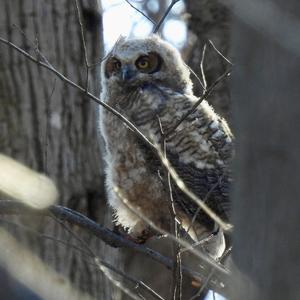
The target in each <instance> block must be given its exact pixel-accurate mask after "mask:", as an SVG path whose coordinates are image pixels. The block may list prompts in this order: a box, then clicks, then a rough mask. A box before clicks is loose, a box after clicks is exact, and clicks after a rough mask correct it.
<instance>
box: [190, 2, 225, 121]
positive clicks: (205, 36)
mask: <svg viewBox="0 0 300 300" xmlns="http://www.w3.org/2000/svg"><path fill="white" fill-rule="evenodd" d="M186 10H187V13H188V14H189V18H188V29H189V32H190V33H189V35H190V36H189V39H190V40H191V43H192V49H191V52H190V55H189V56H190V57H189V58H188V60H187V63H188V65H189V66H190V67H191V68H192V69H193V70H194V71H195V72H196V74H197V75H198V76H199V77H200V78H201V69H200V64H201V59H202V52H203V47H204V45H205V44H206V45H207V49H206V54H205V59H204V63H203V67H204V73H205V77H206V81H207V85H208V86H210V85H211V84H212V83H213V82H214V81H215V80H216V79H217V78H218V77H219V76H221V75H222V74H223V73H224V72H225V71H226V70H227V69H229V67H230V65H229V64H228V62H226V60H224V59H223V58H222V57H221V56H220V55H219V54H218V53H217V52H216V51H215V50H214V49H213V47H212V46H211V45H210V44H209V40H211V41H212V42H213V43H214V45H215V46H216V48H217V49H218V50H219V51H220V52H221V53H222V54H223V55H224V56H225V57H229V58H230V57H231V55H230V24H231V13H230V10H229V9H228V7H226V6H225V5H224V4H222V3H221V2H220V1H219V0H198V1H194V0H187V1H186ZM195 37H196V39H195V40H194V38H195ZM193 81H194V92H195V94H196V95H199V96H200V95H201V94H202V88H201V85H200V84H199V82H198V81H197V79H196V78H195V77H193ZM207 100H208V102H209V103H211V104H212V105H213V107H214V108H215V110H216V112H218V113H219V114H220V115H221V116H223V117H226V118H227V119H230V93H229V84H228V80H226V81H222V82H221V83H220V84H219V85H218V86H217V87H216V89H215V90H214V92H213V94H212V95H211V96H210V97H209V98H208V99H207Z"/></svg>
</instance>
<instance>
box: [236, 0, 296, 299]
mask: <svg viewBox="0 0 300 300" xmlns="http://www.w3.org/2000/svg"><path fill="white" fill-rule="evenodd" d="M249 4H250V3H249V2H248V1H239V2H238V3H236V5H237V9H236V14H237V16H238V17H239V16H244V17H242V18H241V19H239V21H236V22H235V30H234V38H233V48H234V55H235V56H236V68H235V71H234V76H233V108H234V124H235V132H236V139H237V156H236V164H235V167H236V168H235V173H236V182H235V191H234V194H233V196H234V197H233V223H234V228H235V230H234V250H233V259H234V262H235V264H236V266H237V268H238V269H239V271H240V272H241V273H243V274H244V276H246V278H247V279H246V280H244V282H243V285H240V281H243V280H241V278H240V277H239V276H236V277H235V278H234V279H235V281H234V282H233V283H232V286H233V287H234V291H233V292H232V299H244V300H254V299H265V300H269V299H272V300H277V299H278V300H279V299H299V297H300V286H299V278H300V272H299V264H300V259H299V252H300V243H299V232H300V222H299V210H300V202H299V198H300V189H299V177H300V171H299V170H300V159H299V152H300V142H299V138H298V132H299V130H300V122H299V120H300V102H299V95H300V86H299V82H298V80H297V78H300V68H299V66H300V44H299V39H298V38H297V37H298V31H297V30H295V27H291V26H290V25H289V24H293V21H294V20H295V17H297V18H298V20H299V17H300V5H299V1H296V0H289V1H279V0H273V1H270V2H269V4H271V5H266V6H263V7H261V6H260V5H259V4H260V3H259V2H257V3H256V4H254V6H252V7H251V5H249ZM253 12H255V13H253ZM278 14H279V15H280V22H274V19H278ZM276 16H277V17H276ZM275 17H276V18H275ZM244 20H246V21H247V24H246V23H244ZM287 26H288V27H289V31H288V32H286V34H287V33H288V35H286V38H287V39H286V40H283V39H281V38H279V37H280V34H281V29H282V28H287ZM297 43H298V48H297V46H296V45H297ZM292 45H293V46H295V47H291V46H292Z"/></svg>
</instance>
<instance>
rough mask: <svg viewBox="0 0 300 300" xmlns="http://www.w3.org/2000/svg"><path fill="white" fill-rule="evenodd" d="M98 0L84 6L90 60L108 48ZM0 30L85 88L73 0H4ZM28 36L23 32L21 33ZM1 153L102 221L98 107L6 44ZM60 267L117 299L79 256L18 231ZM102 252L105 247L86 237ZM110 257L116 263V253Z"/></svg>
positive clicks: (50, 230)
mask: <svg viewBox="0 0 300 300" xmlns="http://www.w3.org/2000/svg"><path fill="white" fill-rule="evenodd" d="M98 5H99V4H98V2H97V1H96V0H95V1H85V2H83V5H81V6H82V15H83V19H84V33H85V38H86V44H87V49H88V59H89V62H90V63H95V62H96V61H99V58H101V56H102V52H103V48H102V47H103V42H102V16H101V8H100V7H99V6H98ZM0 12H1V13H0V35H1V37H4V38H6V39H8V40H10V41H13V42H14V43H16V44H17V45H19V46H20V47H22V48H23V49H25V50H27V51H29V52H30V53H32V54H35V51H34V48H35V47H36V46H38V48H39V50H40V51H41V52H42V53H43V55H45V56H46V58H47V59H48V61H49V62H50V63H51V64H53V65H54V66H55V67H56V68H57V69H58V70H59V71H61V72H62V73H63V74H65V75H66V76H68V77H70V78H71V79H72V80H73V81H75V82H77V83H79V84H80V85H83V86H84V85H85V80H86V73H85V68H84V51H83V47H82V43H81V36H80V27H79V25H78V20H77V15H76V10H75V6H74V1H71V0H64V1H57V0H55V1H52V0H51V1H46V0H45V1H37V0H33V1H29V0H26V1H22V0H19V1H18V0H4V1H1V3H0ZM21 31H22V32H23V33H22V32H21ZM98 70H99V68H97V67H96V68H93V69H92V70H91V72H90V78H89V79H90V80H89V89H90V91H92V92H93V93H95V95H98V94H99V88H100V81H99V71H98ZM0 101H1V105H0V129H1V137H0V151H1V152H4V153H6V154H8V155H10V156H11V157H13V158H15V159H18V160H20V161H22V162H24V163H26V164H27V165H28V166H30V167H32V168H33V169H35V170H37V171H40V172H44V173H46V174H47V175H49V176H50V177H51V178H53V180H54V181H55V182H56V184H57V185H58V188H59V191H60V200H59V201H60V204H62V205H64V206H68V207H70V208H72V209H75V210H77V211H80V212H82V213H84V214H86V215H88V216H89V217H90V218H93V219H95V220H97V221H101V222H103V221H104V219H105V210H106V209H105V199H104V198H105V197H104V193H103V191H104V189H103V163H102V161H101V152H100V150H101V149H100V147H99V141H98V132H97V131H98V129H97V121H96V119H97V107H96V105H95V104H93V103H91V102H90V101H89V100H88V99H87V98H86V97H84V96H83V95H82V94H80V93H79V92H78V91H76V90H74V89H72V88H71V87H69V86H67V85H66V84H64V83H63V82H61V81H60V80H59V79H58V78H55V77H54V76H53V75H51V74H49V73H48V72H47V71H46V70H43V69H41V68H39V67H38V66H37V65H35V64H33V63H32V62H30V61H28V60H26V59H25V58H24V57H22V56H21V55H20V54H18V53H16V52H14V51H12V50H11V49H9V48H8V47H6V46H4V45H1V46H0ZM24 221H25V222H27V223H35V226H36V227H37V228H38V229H39V230H44V231H45V232H47V234H51V235H53V236H55V237H60V238H61V239H67V240H70V241H71V240H72V238H71V237H70V235H69V234H66V233H65V232H64V230H63V229H62V227H61V226H59V225H57V224H55V223H54V222H49V220H48V221H45V220H44V219H34V222H33V221H32V218H31V220H24ZM19 236H21V237H22V239H23V240H25V242H26V243H27V245H30V247H31V248H35V250H36V251H37V252H38V253H39V254H40V255H41V256H42V257H43V258H44V259H45V260H46V261H47V263H49V264H51V265H52V266H54V267H55V268H56V269H57V270H58V271H60V272H62V273H63V274H64V275H66V276H68V277H70V278H71V279H72V281H73V282H74V283H75V285H76V286H77V287H79V288H80V289H81V290H83V291H87V292H89V293H90V294H91V295H93V296H94V297H97V299H117V298H116V297H117V296H116V295H114V296H113V291H112V288H111V286H110V284H109V283H108V281H107V280H106V279H105V278H104V277H103V276H102V275H101V274H99V272H97V271H96V270H95V267H93V266H91V265H89V264H88V263H87V262H86V261H84V260H83V258H82V257H81V255H80V254H78V253H77V252H74V251H71V250H70V249H69V248H64V247H61V246H58V245H57V244H56V243H53V241H42V242H41V241H37V239H35V238H33V237H32V236H27V235H25V233H19ZM86 239H88V243H89V245H90V246H91V247H94V248H95V249H96V253H97V254H99V255H100V256H101V254H103V253H104V252H105V247H104V246H103V245H101V244H100V243H99V242H98V241H95V240H92V239H90V237H87V236H86ZM109 260H113V253H112V252H111V257H110V258H109Z"/></svg>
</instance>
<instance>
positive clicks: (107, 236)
mask: <svg viewBox="0 0 300 300" xmlns="http://www.w3.org/2000/svg"><path fill="white" fill-rule="evenodd" d="M0 214H2V215H42V216H52V215H54V216H55V217H56V218H57V219H59V220H61V221H66V222H68V223H69V224H72V225H77V226H79V227H80V228H82V229H84V230H85V231H87V232H88V233H90V234H92V235H94V236H96V237H98V238H99V239H101V240H102V241H103V242H104V243H106V244H107V245H109V246H111V247H119V248H129V249H131V250H134V251H136V252H139V253H141V254H144V255H146V256H147V257H149V258H151V259H152V260H155V261H156V262H158V263H160V264H162V265H164V266H165V267H166V268H167V269H169V270H172V269H173V266H174V262H173V260H172V259H170V258H168V257H166V256H163V255H162V254H160V253H159V252H156V251H155V250H153V249H151V248H148V247H146V246H144V245H139V244H136V243H134V242H132V241H130V240H128V239H126V238H124V237H122V236H120V235H118V234H116V233H114V232H112V231H111V230H109V229H108V228H106V227H104V226H102V225H100V224H97V223H95V222H94V221H92V220H90V219H89V218H87V217H86V216H84V215H82V214H80V213H78V212H76V211H73V210H71V209H69V208H66V207H63V206H59V205H54V206H51V207H50V208H49V210H34V209H31V208H29V207H28V206H25V205H24V204H22V203H18V202H14V201H7V200H1V201H0ZM220 266H221V265H220ZM182 272H183V274H185V275H187V276H189V277H192V278H195V279H197V280H199V281H203V280H205V276H204V275H203V274H201V273H199V272H196V271H193V270H191V269H189V268H187V267H185V266H182ZM215 274H216V275H217V276H216V277H217V278H221V280H220V279H217V280H211V281H210V282H209V285H208V287H209V288H211V289H213V290H215V291H216V292H217V293H220V294H223V295H224V294H226V288H225V286H224V282H227V281H228V275H229V274H228V271H226V270H225V269H224V270H223V271H221V270H220V268H218V269H215Z"/></svg>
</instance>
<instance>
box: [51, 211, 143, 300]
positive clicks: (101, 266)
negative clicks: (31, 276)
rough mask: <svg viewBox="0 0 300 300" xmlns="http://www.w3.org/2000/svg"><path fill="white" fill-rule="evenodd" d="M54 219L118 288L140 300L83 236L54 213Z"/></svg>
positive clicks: (135, 299)
mask: <svg viewBox="0 0 300 300" xmlns="http://www.w3.org/2000/svg"><path fill="white" fill-rule="evenodd" d="M51 217H52V219H53V220H55V221H56V222H57V223H59V224H60V226H62V227H63V228H64V229H65V230H66V231H67V232H69V233H70V234H71V236H73V237H74V238H75V239H76V240H77V241H79V243H81V244H82V245H83V246H84V247H85V248H86V250H87V251H88V252H89V253H90V255H91V257H93V259H94V262H95V264H96V265H97V266H98V268H99V270H100V271H101V272H102V273H103V274H104V276H105V277H107V279H108V280H109V281H110V282H111V283H112V284H113V285H115V286H116V287H117V288H119V289H120V290H121V291H122V292H124V293H125V294H126V295H127V296H129V297H130V298H132V299H134V300H140V298H139V297H138V296H136V295H135V294H133V293H132V292H131V291H130V290H129V289H128V288H127V287H125V286H124V285H123V284H122V283H121V282H120V281H118V280H116V279H114V278H113V276H112V275H111V274H110V271H109V269H108V268H106V267H105V266H104V265H103V264H102V261H101V260H100V258H99V257H98V256H97V255H96V254H95V253H94V251H93V250H92V249H91V247H90V246H89V245H88V244H87V242H86V241H85V240H83V239H82V238H81V237H79V236H78V234H76V233H75V232H74V231H73V230H71V229H70V228H69V227H68V226H67V225H66V224H64V222H63V221H61V220H59V219H58V218H56V216H55V215H54V214H52V215H51Z"/></svg>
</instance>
